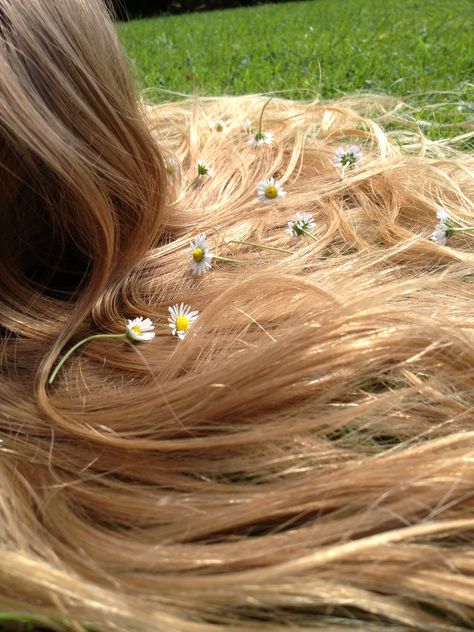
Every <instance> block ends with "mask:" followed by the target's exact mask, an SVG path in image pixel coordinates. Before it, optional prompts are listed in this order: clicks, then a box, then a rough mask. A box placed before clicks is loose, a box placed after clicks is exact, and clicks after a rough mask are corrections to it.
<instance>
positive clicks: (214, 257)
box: [212, 255, 242, 263]
mask: <svg viewBox="0 0 474 632" xmlns="http://www.w3.org/2000/svg"><path fill="white" fill-rule="evenodd" d="M212 258H213V259H217V260H218V261H228V262H229V263H242V261H239V260H238V259H229V258H228V257H219V255H212Z"/></svg>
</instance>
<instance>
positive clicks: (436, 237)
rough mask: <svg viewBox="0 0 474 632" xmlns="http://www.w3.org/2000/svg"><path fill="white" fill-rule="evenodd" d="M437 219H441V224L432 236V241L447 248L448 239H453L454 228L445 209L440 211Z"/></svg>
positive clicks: (436, 227)
mask: <svg viewBox="0 0 474 632" xmlns="http://www.w3.org/2000/svg"><path fill="white" fill-rule="evenodd" d="M436 217H437V218H438V219H439V222H438V223H437V224H436V226H435V229H434V231H433V233H432V234H431V239H432V240H433V241H434V242H435V243H437V244H439V245H440V246H445V245H446V241H447V239H448V237H451V235H452V234H453V232H454V226H453V225H452V223H451V222H450V220H449V217H448V213H447V211H446V209H445V208H442V209H441V210H440V211H438V212H437V213H436Z"/></svg>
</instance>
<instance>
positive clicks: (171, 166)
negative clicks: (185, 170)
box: [165, 158, 178, 176]
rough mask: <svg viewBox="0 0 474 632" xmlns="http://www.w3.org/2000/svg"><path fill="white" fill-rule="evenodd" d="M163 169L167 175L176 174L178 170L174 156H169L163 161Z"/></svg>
mask: <svg viewBox="0 0 474 632" xmlns="http://www.w3.org/2000/svg"><path fill="white" fill-rule="evenodd" d="M165 170H166V173H167V174H168V175H169V176H174V175H176V173H177V171H178V162H177V161H176V160H175V159H174V158H170V159H169V160H167V161H166V162H165Z"/></svg>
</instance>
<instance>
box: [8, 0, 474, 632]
mask: <svg viewBox="0 0 474 632" xmlns="http://www.w3.org/2000/svg"><path fill="white" fill-rule="evenodd" d="M0 70H1V77H2V81H1V82H0V134H1V145H0V170H1V185H0V186H1V193H2V194H1V195H0V214H1V215H0V217H1V230H0V247H1V261H0V304H1V307H0V319H1V321H0V326H1V330H0V335H1V339H0V345H1V346H0V351H1V371H2V377H1V382H0V436H1V439H2V443H1V445H0V485H1V488H0V489H1V494H0V610H2V611H4V612H16V613H22V614H23V615H25V616H27V615H29V616H32V617H35V618H37V619H38V621H41V623H42V625H43V626H50V627H51V628H57V629H75V630H78V629H80V627H81V626H86V627H88V628H90V629H93V630H96V631H99V632H101V631H105V630H111V629H112V630H127V631H132V630H136V631H137V632H138V631H140V632H143V631H149V632H156V631H163V632H204V631H213V630H214V631H216V632H217V631H219V630H221V631H223V630H241V631H242V632H244V631H245V632H251V631H253V630H258V631H261V630H268V631H269V632H277V631H279V630H285V631H286V630H289V629H291V630H295V631H304V630H310V629H324V630H328V631H341V632H342V631H343V630H347V629H360V630H364V631H370V632H371V631H376V630H377V631H379V630H380V631H382V630H387V629H391V630H400V631H401V630H408V629H418V630H429V631H430V632H432V631H440V632H441V631H447V630H449V631H450V632H454V631H460V630H468V629H472V623H473V620H474V550H473V546H472V545H473V537H474V513H473V511H474V502H473V498H474V492H473V490H474V448H473V445H474V443H473V438H474V426H473V423H474V413H473V406H474V320H473V307H474V293H473V279H474V276H473V264H474V254H473V253H474V249H473V244H474V235H473V234H472V233H469V232H466V231H454V232H453V233H452V234H451V233H450V234H449V235H448V240H447V242H446V244H445V245H440V244H438V243H435V242H434V241H433V240H432V239H430V236H431V234H432V232H433V230H434V229H435V224H436V223H437V219H436V214H437V212H440V211H441V210H442V209H444V212H445V213H447V214H448V216H449V218H450V222H451V224H452V226H454V227H456V228H463V227H468V226H472V225H473V224H474V159H473V157H472V155H470V154H469V153H466V152H464V153H461V152H459V151H458V150H457V149H456V139H454V140H453V141H451V142H450V143H447V142H432V141H429V140H427V139H426V138H424V137H423V135H422V134H421V133H420V132H419V130H417V129H416V127H414V126H410V125H409V122H408V120H407V119H406V118H405V119H404V117H403V111H404V110H403V108H401V106H400V104H399V103H398V102H397V101H396V100H394V99H390V98H382V97H358V98H352V99H349V98H348V99H342V100H339V101H337V102H325V103H321V102H314V103H303V102H300V103H297V102H291V101H286V100H283V99H277V98H275V99H273V100H272V101H271V102H268V100H267V99H266V98H265V97H261V96H244V97H233V98H231V97H221V98H209V99H201V100H198V99H190V100H188V101H184V102H180V103H169V104H166V105H161V106H151V105H146V104H144V103H141V102H140V101H139V100H138V99H137V96H136V94H135V92H134V87H133V81H132V80H131V78H130V76H129V72H128V69H127V64H126V61H125V59H124V55H123V52H122V50H121V47H120V45H119V43H118V41H117V37H116V34H115V32H114V28H113V25H112V23H111V21H110V18H109V16H108V14H107V13H106V11H105V9H104V8H102V7H101V6H100V5H99V2H98V0H97V1H96V0H87V2H85V1H84V0H22V1H21V2H18V0H0ZM262 111H263V116H262V117H261V114H262ZM260 118H261V120H262V126H263V127H262V130H260V128H259V120H260ZM217 119H224V121H225V122H226V125H224V126H222V127H223V128H224V129H223V130H222V131H220V132H219V131H217V129H219V126H217V127H216V126H214V125H213V124H212V121H215V120H217ZM244 119H249V121H250V123H246V125H247V126H252V127H253V131H252V134H253V135H255V133H258V131H263V129H264V130H265V132H271V133H272V134H273V142H272V143H270V144H265V143H262V144H261V145H260V146H258V147H254V146H252V145H251V144H250V143H249V132H248V131H245V130H244V128H243V127H242V120H244ZM348 144H357V145H358V147H359V148H360V150H361V151H362V160H358V161H357V162H356V163H355V164H354V165H352V166H348V168H346V169H341V168H340V167H338V166H337V165H336V164H335V161H334V156H335V152H336V151H337V149H338V148H339V147H340V146H343V147H344V146H346V145H348ZM198 160H203V161H204V162H205V163H206V165H207V167H208V169H211V168H212V169H213V170H214V171H215V173H214V175H213V177H211V176H210V175H209V174H205V173H203V174H201V175H199V173H198V170H197V167H196V161H198ZM201 171H206V169H204V170H201ZM269 178H274V179H275V180H276V184H277V187H276V188H277V189H278V187H281V190H284V191H285V192H286V196H285V197H283V195H281V196H278V197H276V198H274V199H273V200H272V201H271V202H270V203H268V204H267V203H264V201H262V199H260V198H262V196H260V198H259V196H258V193H257V189H258V188H259V184H260V183H261V182H262V181H265V180H268V179H269ZM263 197H264V196H263ZM299 212H300V213H303V212H304V213H308V214H311V215H312V217H313V218H314V224H313V223H311V230H308V232H307V233H301V234H299V235H298V233H296V234H295V232H294V231H292V230H291V225H293V224H294V220H293V219H292V218H293V216H294V214H295V213H299ZM288 222H289V223H290V230H289V229H288ZM308 233H309V234H308ZM202 234H206V235H207V241H208V244H207V247H208V248H209V249H210V250H211V251H212V253H213V254H214V255H216V256H217V257H222V258H223V259H230V260H231V261H226V260H221V259H218V258H217V257H215V258H213V259H212V260H210V263H209V266H208V268H209V267H210V269H208V270H207V272H205V273H204V274H201V275H199V276H197V275H194V274H192V271H191V270H190V263H191V255H190V249H189V242H190V241H192V240H193V239H194V238H196V237H197V236H198V235H202ZM181 303H183V304H185V305H189V306H190V307H192V308H193V309H194V310H196V311H198V312H199V315H198V318H197V320H196V321H195V322H194V323H193V325H192V327H191V329H190V330H189V332H188V334H187V335H186V336H184V338H183V339H182V340H179V339H178V338H177V337H175V336H173V335H171V330H170V328H169V326H168V324H167V319H168V315H169V311H168V309H169V308H170V307H171V306H173V305H175V304H181ZM137 316H142V317H144V318H150V319H151V320H152V321H153V323H154V324H155V328H156V329H155V331H156V334H157V335H156V336H155V338H154V339H153V340H150V341H148V342H143V343H140V342H137V343H136V344H131V343H127V342H126V341H125V340H120V339H114V338H110V339H103V340H94V341H91V342H90V344H88V345H84V346H82V347H81V348H80V349H78V351H77V352H76V353H74V354H73V355H72V356H71V357H70V358H69V359H68V361H67V362H66V363H65V364H64V366H63V367H62V369H61V371H60V372H59V373H58V376H57V378H56V380H55V381H54V383H53V384H48V377H49V376H50V375H51V370H52V368H53V367H54V366H55V364H56V363H57V362H58V360H59V358H60V357H61V355H62V354H63V353H64V352H65V351H67V350H68V349H70V348H71V347H72V346H73V345H74V344H75V343H77V342H78V341H80V340H81V339H83V338H85V337H86V336H90V335H94V334H99V333H120V332H123V331H125V328H126V323H127V319H133V318H134V317H137Z"/></svg>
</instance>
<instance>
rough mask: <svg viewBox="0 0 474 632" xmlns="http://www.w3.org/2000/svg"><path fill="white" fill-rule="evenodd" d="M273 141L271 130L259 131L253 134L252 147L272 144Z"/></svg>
mask: <svg viewBox="0 0 474 632" xmlns="http://www.w3.org/2000/svg"><path fill="white" fill-rule="evenodd" d="M272 142H273V134H272V133H271V132H261V131H260V132H257V133H256V134H254V135H252V138H251V139H250V144H251V145H252V147H260V145H271V144H272Z"/></svg>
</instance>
